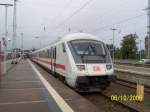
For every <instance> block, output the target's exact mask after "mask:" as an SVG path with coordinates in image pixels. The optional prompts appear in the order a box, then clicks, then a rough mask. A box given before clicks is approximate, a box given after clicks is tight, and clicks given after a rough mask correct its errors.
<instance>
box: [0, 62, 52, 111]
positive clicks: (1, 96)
mask: <svg viewBox="0 0 150 112" xmlns="http://www.w3.org/2000/svg"><path fill="white" fill-rule="evenodd" d="M44 89H45V88H44V87H43V85H42V83H41V82H40V81H39V79H38V77H37V75H36V74H35V72H34V71H33V70H32V68H31V67H30V66H29V63H28V62H27V61H22V62H20V63H19V64H17V65H14V67H13V68H12V69H10V70H9V71H8V72H7V74H6V75H4V76H3V77H2V83H1V88H0V112H50V108H49V106H48V102H47V98H46V97H45V95H44V92H43V91H44Z"/></svg>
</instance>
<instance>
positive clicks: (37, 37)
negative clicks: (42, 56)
mask: <svg viewBox="0 0 150 112" xmlns="http://www.w3.org/2000/svg"><path fill="white" fill-rule="evenodd" d="M39 38H40V37H39V36H36V37H35V39H39ZM39 48H41V41H40V47H39Z"/></svg>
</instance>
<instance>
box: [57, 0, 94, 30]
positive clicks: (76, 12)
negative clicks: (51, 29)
mask: <svg viewBox="0 0 150 112" xmlns="http://www.w3.org/2000/svg"><path fill="white" fill-rule="evenodd" d="M92 1H93V0H88V1H87V2H85V3H84V4H83V5H82V6H81V7H80V8H78V9H77V10H75V11H74V12H73V13H72V14H71V15H70V16H68V17H67V18H66V19H64V20H63V21H62V22H61V23H60V24H58V25H57V26H56V29H57V28H59V27H60V26H62V25H63V24H65V23H66V22H68V21H69V20H70V19H71V18H72V17H73V16H75V15H76V14H78V13H79V12H80V11H81V10H82V9H84V8H85V7H86V6H88V5H89V4H90V3H91V2H92Z"/></svg>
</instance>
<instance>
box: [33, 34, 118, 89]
mask: <svg viewBox="0 0 150 112" xmlns="http://www.w3.org/2000/svg"><path fill="white" fill-rule="evenodd" d="M31 57H32V60H33V61H35V62H36V63H38V64H40V65H41V66H43V67H45V68H46V69H48V70H49V71H50V72H51V73H52V74H53V75H54V76H55V77H57V78H59V79H61V80H63V81H64V82H65V83H66V84H67V85H69V86H70V87H72V88H74V89H75V90H78V91H99V90H103V89H105V88H107V87H108V86H109V85H110V83H111V81H113V80H115V78H116V76H115V75H114V68H113V63H112V60H111V57H110V53H109V51H108V49H107V47H106V45H105V44H104V43H103V42H102V41H100V39H99V38H97V37H95V36H93V35H90V34H85V33H74V34H68V35H66V36H64V37H62V38H60V39H59V40H57V41H55V42H53V43H51V44H50V45H48V46H46V47H44V48H41V49H39V50H36V51H34V52H32V54H31Z"/></svg>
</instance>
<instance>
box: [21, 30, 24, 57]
mask: <svg viewBox="0 0 150 112" xmlns="http://www.w3.org/2000/svg"><path fill="white" fill-rule="evenodd" d="M21 49H22V58H23V59H24V46H23V33H21Z"/></svg>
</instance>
